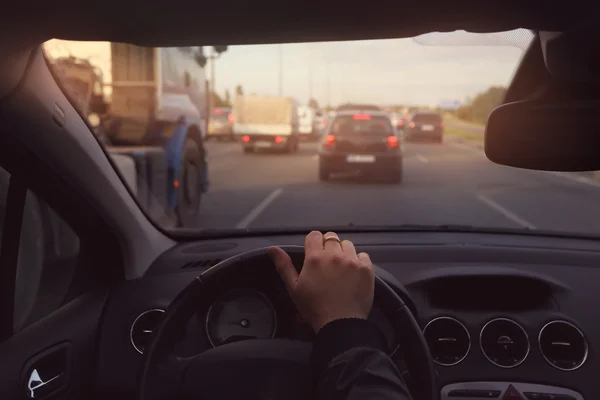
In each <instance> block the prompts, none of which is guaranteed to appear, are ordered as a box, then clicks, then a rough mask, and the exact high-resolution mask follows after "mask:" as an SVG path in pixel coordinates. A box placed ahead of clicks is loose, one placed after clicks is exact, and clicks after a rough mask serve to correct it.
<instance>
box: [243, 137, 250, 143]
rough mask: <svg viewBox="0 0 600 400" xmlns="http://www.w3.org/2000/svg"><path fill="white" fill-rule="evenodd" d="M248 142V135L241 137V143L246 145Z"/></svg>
mask: <svg viewBox="0 0 600 400" xmlns="http://www.w3.org/2000/svg"><path fill="white" fill-rule="evenodd" d="M249 141H250V136H248V135H244V136H242V142H244V143H248V142H249Z"/></svg>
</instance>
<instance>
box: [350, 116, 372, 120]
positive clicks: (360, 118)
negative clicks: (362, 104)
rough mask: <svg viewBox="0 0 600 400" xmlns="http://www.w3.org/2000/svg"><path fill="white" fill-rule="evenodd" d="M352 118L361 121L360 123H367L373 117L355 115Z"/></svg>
mask: <svg viewBox="0 0 600 400" xmlns="http://www.w3.org/2000/svg"><path fill="white" fill-rule="evenodd" d="M352 118H354V119H356V120H359V121H365V120H370V119H371V116H370V115H369V114H354V115H353V116H352Z"/></svg>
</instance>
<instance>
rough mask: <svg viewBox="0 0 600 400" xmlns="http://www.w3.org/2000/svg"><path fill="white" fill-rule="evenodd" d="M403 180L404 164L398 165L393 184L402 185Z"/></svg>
mask: <svg viewBox="0 0 600 400" xmlns="http://www.w3.org/2000/svg"><path fill="white" fill-rule="evenodd" d="M402 178H403V169H402V164H400V165H398V167H397V168H396V170H395V171H394V174H393V176H392V182H394V183H401V182H402Z"/></svg>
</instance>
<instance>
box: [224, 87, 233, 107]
mask: <svg viewBox="0 0 600 400" xmlns="http://www.w3.org/2000/svg"><path fill="white" fill-rule="evenodd" d="M223 102H224V103H225V104H226V105H227V106H226V107H231V95H230V94H229V89H225V99H224V100H223Z"/></svg>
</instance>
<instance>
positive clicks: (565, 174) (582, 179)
mask: <svg viewBox="0 0 600 400" xmlns="http://www.w3.org/2000/svg"><path fill="white" fill-rule="evenodd" d="M448 144H449V145H451V146H452V147H456V148H459V149H463V150H466V151H469V152H471V153H477V154H480V155H484V156H485V153H484V151H483V149H478V148H476V147H471V146H469V145H466V144H462V143H456V142H453V143H448ZM525 171H527V172H532V173H540V174H550V175H554V176H559V177H561V178H565V179H568V180H570V181H572V182H576V183H581V184H584V185H588V186H594V187H597V188H600V182H598V181H596V180H594V179H591V178H588V177H585V176H581V175H577V174H576V173H569V172H561V171H536V170H525Z"/></svg>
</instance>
